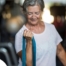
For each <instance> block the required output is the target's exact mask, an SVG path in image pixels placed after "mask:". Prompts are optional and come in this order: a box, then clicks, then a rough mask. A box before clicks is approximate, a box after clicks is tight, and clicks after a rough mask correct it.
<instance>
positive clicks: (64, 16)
mask: <svg viewBox="0 0 66 66" xmlns="http://www.w3.org/2000/svg"><path fill="white" fill-rule="evenodd" d="M23 2H24V0H0V59H2V60H3V61H4V62H5V63H6V64H7V65H9V66H10V65H11V66H17V63H18V56H17V55H16V52H15V48H14V43H15V42H14V41H15V34H16V33H17V32H18V31H19V29H20V28H21V27H22V25H23V24H24V23H25V22H26V19H25V16H24V14H23V12H22V4H23ZM44 2H45V8H44V12H43V15H42V20H43V21H44V22H47V23H51V24H54V25H55V27H56V29H57V31H58V33H59V34H60V36H61V37H62V39H63V42H62V46H63V47H64V49H65V51H66V0H44ZM7 56H8V57H9V59H7ZM12 56H14V57H12ZM15 60H16V61H15ZM56 61H57V66H63V65H62V63H61V62H60V61H59V59H58V58H57V60H56Z"/></svg>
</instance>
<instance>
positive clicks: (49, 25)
mask: <svg viewBox="0 0 66 66" xmlns="http://www.w3.org/2000/svg"><path fill="white" fill-rule="evenodd" d="M44 24H45V25H46V26H48V27H51V28H55V26H54V25H53V24H52V23H46V22H44Z"/></svg>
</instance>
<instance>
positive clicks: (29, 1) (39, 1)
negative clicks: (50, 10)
mask: <svg viewBox="0 0 66 66" xmlns="http://www.w3.org/2000/svg"><path fill="white" fill-rule="evenodd" d="M34 5H39V6H40V8H41V11H43V9H44V7H45V6H44V1H43V0H25V1H24V3H23V11H24V12H26V8H27V7H28V6H34Z"/></svg>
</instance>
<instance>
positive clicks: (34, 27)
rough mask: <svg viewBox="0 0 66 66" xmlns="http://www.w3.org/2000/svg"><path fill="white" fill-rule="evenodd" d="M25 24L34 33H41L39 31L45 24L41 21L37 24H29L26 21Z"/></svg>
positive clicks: (41, 30) (42, 29)
mask: <svg viewBox="0 0 66 66" xmlns="http://www.w3.org/2000/svg"><path fill="white" fill-rule="evenodd" d="M25 26H26V27H27V28H28V29H29V30H31V31H32V32H34V33H41V32H43V31H44V29H45V25H44V23H43V22H40V23H38V24H36V25H30V24H28V23H26V25H25Z"/></svg>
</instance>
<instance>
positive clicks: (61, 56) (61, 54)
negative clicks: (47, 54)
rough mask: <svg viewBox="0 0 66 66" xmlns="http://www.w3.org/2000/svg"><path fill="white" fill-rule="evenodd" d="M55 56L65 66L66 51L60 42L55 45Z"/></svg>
mask: <svg viewBox="0 0 66 66" xmlns="http://www.w3.org/2000/svg"><path fill="white" fill-rule="evenodd" d="M57 56H58V58H59V59H60V61H61V62H62V63H63V65H64V66H66V52H65V51H64V49H63V47H62V45H61V44H58V46H57Z"/></svg>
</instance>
